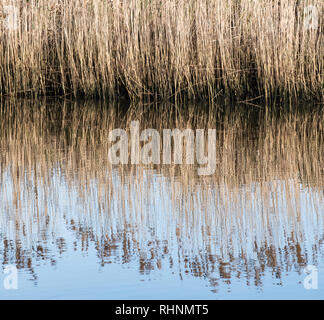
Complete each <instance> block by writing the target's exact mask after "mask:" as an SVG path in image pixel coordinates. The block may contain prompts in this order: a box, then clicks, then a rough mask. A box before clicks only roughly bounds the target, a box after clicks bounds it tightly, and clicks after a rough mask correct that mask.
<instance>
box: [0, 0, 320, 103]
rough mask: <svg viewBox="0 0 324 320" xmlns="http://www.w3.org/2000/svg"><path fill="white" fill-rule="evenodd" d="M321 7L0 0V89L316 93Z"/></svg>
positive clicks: (315, 1)
mask: <svg viewBox="0 0 324 320" xmlns="http://www.w3.org/2000/svg"><path fill="white" fill-rule="evenodd" d="M10 5H11V6H14V7H15V8H16V9H15V10H16V11H15V14H16V15H17V16H14V18H15V19H16V21H14V22H15V23H16V25H15V28H8V14H9V15H10V14H12V9H10V8H9V9H8V6H10ZM309 5H313V6H314V7H315V8H316V10H317V16H318V21H317V27H316V28H315V29H314V28H313V29H312V28H307V27H305V19H307V17H306V18H305V15H304V10H305V8H306V7H307V6H309ZM322 13H323V3H322V0H311V1H303V0H285V1H278V0H163V1H161V0H112V1H108V0H73V1H68V0H31V1H27V0H25V1H24V0H6V1H1V4H0V95H13V96H17V95H32V96H40V95H70V96H74V97H76V96H80V95H82V96H97V97H98V96H99V97H110V98H111V99H115V98H117V97H119V96H120V95H125V96H127V97H129V98H130V99H131V100H135V99H145V98H148V97H152V98H156V99H177V98H180V97H185V98H188V99H198V98H199V99H209V100H210V101H211V100H213V99H214V98H215V97H217V96H218V95H220V94H221V95H226V96H232V97H233V96H234V95H235V96H240V97H243V96H244V97H246V96H253V97H257V96H262V97H265V98H267V97H272V96H274V95H275V94H280V95H281V96H290V97H291V96H296V97H297V96H302V97H303V98H309V99H320V100H321V99H323V87H324V85H323V63H324V50H323V20H322V16H323V14H322ZM9 18H10V17H9ZM9 22H10V21H9ZM306 22H307V21H306ZM11 23H13V22H12V21H11Z"/></svg>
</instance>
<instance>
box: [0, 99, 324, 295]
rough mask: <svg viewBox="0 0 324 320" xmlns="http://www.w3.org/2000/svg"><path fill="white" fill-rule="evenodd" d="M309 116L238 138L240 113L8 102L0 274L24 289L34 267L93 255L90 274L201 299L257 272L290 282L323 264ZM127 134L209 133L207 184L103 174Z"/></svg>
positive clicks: (178, 175)
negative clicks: (163, 276)
mask: <svg viewBox="0 0 324 320" xmlns="http://www.w3.org/2000/svg"><path fill="white" fill-rule="evenodd" d="M154 109H155V110H156V109H157V108H156V107H154ZM172 109H177V108H172ZM190 109H193V110H196V109H197V107H196V106H192V107H191V108H188V110H190ZM310 109H313V111H312V112H311V113H303V114H294V115H293V114H291V113H288V114H286V115H277V116H276V115H271V116H270V115H266V114H264V113H263V114H259V115H258V116H257V117H256V116H255V115H253V117H254V119H255V120H254V121H255V122H256V123H257V124H258V129H257V130H255V128H253V129H252V130H247V127H248V126H249V124H250V123H251V119H247V117H246V114H243V113H242V114H238V113H235V114H233V113H230V114H229V115H225V116H224V117H223V118H222V119H220V118H218V119H215V118H214V117H213V115H214V112H211V115H208V114H205V116H203V113H202V112H201V114H197V113H191V112H188V111H187V110H186V111H183V110H182V111H179V113H178V114H176V115H170V113H169V112H168V111H169V110H170V106H169V105H165V106H159V108H158V110H156V111H155V112H151V110H149V106H147V105H146V106H138V105H134V106H132V107H131V108H130V109H128V111H127V113H126V114H125V113H123V112H122V111H121V108H120V107H118V106H114V105H111V106H110V107H109V108H107V107H106V106H104V105H103V106H100V105H97V104H94V105H93V104H92V103H90V102H87V103H86V104H85V105H81V106H80V105H79V104H77V103H73V104H70V103H62V104H57V103H55V105H51V104H45V103H41V102H39V103H38V104H37V105H35V103H33V102H30V103H28V102H27V101H26V100H24V101H23V102H22V104H18V103H17V101H14V102H10V101H9V102H7V103H6V105H4V106H2V108H1V110H0V111H1V112H0V119H1V120H0V151H1V152H0V212H1V213H2V214H1V215H0V234H1V237H2V239H1V240H3V241H1V245H0V255H1V256H2V257H3V262H4V263H5V264H7V263H15V264H16V265H17V266H18V267H19V268H26V269H28V270H30V273H31V274H34V276H35V279H37V264H39V263H40V261H42V260H43V262H44V263H51V264H53V265H55V264H57V263H59V259H58V257H59V256H61V255H64V254H66V251H67V248H68V247H73V248H74V250H79V251H83V252H86V251H88V250H90V249H91V250H93V248H95V250H96V252H97V257H98V263H99V264H101V265H104V264H106V263H112V262H115V263H123V264H125V263H133V265H134V263H135V264H136V265H137V266H138V271H139V272H140V273H150V272H154V271H155V270H159V269H161V268H169V269H171V270H173V271H175V273H176V274H180V276H185V275H186V274H190V275H193V276H196V277H204V278H206V279H208V281H209V282H210V284H211V286H212V287H213V290H217V285H218V283H219V281H230V280H231V279H232V278H240V277H242V274H244V275H246V281H247V283H248V284H249V283H250V284H251V285H256V286H262V283H263V275H264V274H265V273H266V271H267V270H268V271H269V270H270V271H271V272H273V274H276V277H277V279H280V281H281V279H282V278H283V277H284V272H285V271H287V270H295V271H297V272H302V268H303V267H304V266H305V265H306V264H309V263H312V261H313V262H314V264H315V263H316V260H317V259H318V258H319V257H320V256H321V255H323V225H324V220H323V214H322V213H323V212H322V208H323V204H324V197H323V185H324V171H323V168H324V166H323V164H324V145H323V141H324V140H323V137H324V127H323V123H324V121H323V120H324V114H323V111H320V110H316V111H315V107H314V108H310ZM132 110H133V111H132ZM200 110H201V109H200ZM167 115H169V116H167ZM161 118H163V119H164V120H163V122H162V121H161ZM132 120H139V121H140V123H141V127H143V128H145V127H154V128H156V129H158V130H160V129H162V128H163V127H164V125H165V126H168V127H171V128H172V127H175V126H177V127H178V128H190V127H191V128H205V127H206V128H211V127H214V128H217V137H218V138H217V169H216V172H215V174H214V175H212V176H210V177H198V176H197V173H196V170H195V168H194V166H185V165H183V166H176V165H170V166H168V165H158V166H157V165H155V166H153V165H152V166H143V165H138V166H134V165H133V166H132V165H120V166H112V165H111V164H110V163H109V161H108V159H107V152H108V148H109V147H110V144H109V143H108V141H107V136H108V132H109V131H110V130H111V129H114V128H117V127H119V128H127V126H128V125H129V123H130V121H132ZM71 234H72V239H75V241H74V240H73V244H72V243H70V242H68V241H69V240H68V239H71Z"/></svg>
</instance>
